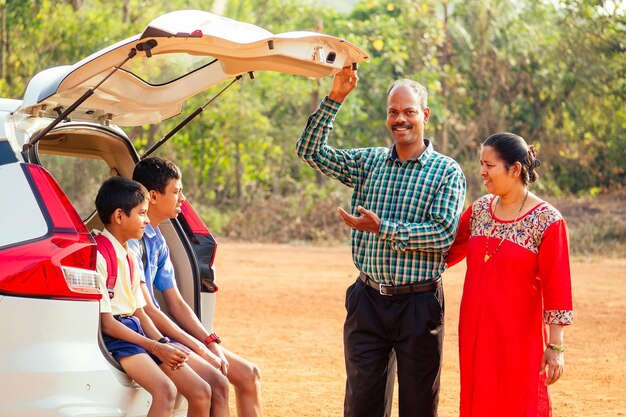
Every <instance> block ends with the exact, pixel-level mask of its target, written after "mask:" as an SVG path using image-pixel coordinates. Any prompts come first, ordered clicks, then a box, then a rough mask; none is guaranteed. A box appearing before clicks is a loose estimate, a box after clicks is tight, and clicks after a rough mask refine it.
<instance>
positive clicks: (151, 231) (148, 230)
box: [143, 223, 157, 239]
mask: <svg viewBox="0 0 626 417" xmlns="http://www.w3.org/2000/svg"><path fill="white" fill-rule="evenodd" d="M143 234H144V235H145V236H146V237H148V238H149V239H151V238H153V237H155V236H156V234H157V232H156V230H155V229H154V227H152V225H151V224H150V223H148V224H147V225H146V230H144V232H143Z"/></svg>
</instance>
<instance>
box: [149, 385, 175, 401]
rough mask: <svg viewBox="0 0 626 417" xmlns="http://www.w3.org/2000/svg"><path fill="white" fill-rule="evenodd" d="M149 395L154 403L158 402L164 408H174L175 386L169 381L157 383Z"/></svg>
mask: <svg viewBox="0 0 626 417" xmlns="http://www.w3.org/2000/svg"><path fill="white" fill-rule="evenodd" d="M150 394H151V395H152V401H153V402H154V403H157V402H158V403H159V404H161V405H162V406H164V407H168V408H174V403H175V402H176V394H177V391H176V386H175V385H174V384H173V383H172V381H170V380H169V379H163V381H161V382H159V384H158V385H157V386H156V388H155V389H154V391H153V392H151V393H150Z"/></svg>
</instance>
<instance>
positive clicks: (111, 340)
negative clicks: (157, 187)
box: [96, 177, 211, 417]
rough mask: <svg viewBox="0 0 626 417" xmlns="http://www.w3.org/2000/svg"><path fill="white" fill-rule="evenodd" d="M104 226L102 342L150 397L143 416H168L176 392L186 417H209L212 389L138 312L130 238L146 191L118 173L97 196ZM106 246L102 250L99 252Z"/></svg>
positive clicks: (144, 219) (140, 226)
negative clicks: (113, 268)
mask: <svg viewBox="0 0 626 417" xmlns="http://www.w3.org/2000/svg"><path fill="white" fill-rule="evenodd" d="M96 209H97V210H98V215H99V216H100V219H101V220H102V223H103V224H104V230H103V232H102V233H101V234H100V236H98V237H97V240H105V239H106V240H108V242H107V241H106V240H105V241H104V242H101V244H100V249H99V251H98V258H97V262H96V267H97V270H98V274H99V284H100V290H101V291H102V300H101V302H100V321H101V329H102V334H103V339H104V343H105V345H106V347H107V350H108V351H109V352H110V353H111V355H113V357H114V358H115V360H117V361H118V362H119V363H120V365H121V366H122V368H123V369H124V371H126V373H127V374H128V375H129V376H130V377H131V378H132V379H133V380H135V381H136V382H137V383H138V384H139V385H141V386H142V387H144V388H145V389H146V390H147V391H148V392H149V393H150V394H151V395H152V402H151V405H150V409H149V411H148V417H171V415H172V410H173V408H174V402H175V400H176V391H177V390H178V391H179V392H180V393H181V394H182V395H183V396H184V397H185V398H186V399H187V402H188V404H189V409H188V414H187V416H188V417H200V416H202V417H208V416H209V413H210V407H211V387H210V386H209V384H208V383H206V382H205V381H204V380H203V379H202V378H200V377H199V376H198V374H196V373H195V372H194V371H193V370H192V369H191V368H190V367H188V366H185V363H186V361H187V358H188V352H186V351H185V350H184V349H182V348H181V347H179V346H177V345H174V344H170V343H169V340H168V339H167V338H166V337H163V335H162V334H161V333H160V332H159V331H158V330H157V328H156V327H155V326H154V324H153V323H152V321H151V320H150V318H149V317H148V315H147V314H146V313H145V312H144V311H143V306H145V304H146V301H145V299H144V297H143V294H142V291H141V289H140V286H139V282H140V276H141V275H140V274H141V271H140V267H139V266H138V264H137V258H136V254H135V253H134V252H133V251H132V250H131V249H129V248H128V240H129V239H140V238H141V237H142V236H143V233H144V230H145V228H146V225H147V224H148V223H149V219H148V192H147V191H146V189H145V188H144V187H143V186H142V185H141V184H139V183H137V182H135V181H132V180H130V179H127V178H122V177H111V178H109V179H107V180H106V181H104V183H103V184H102V186H101V187H100V190H99V191H98V195H97V196H96ZM103 246H105V247H108V248H109V249H110V250H109V251H107V254H106V255H105V254H103V253H102V252H101V249H102V247H103ZM112 254H114V257H115V259H116V261H114V262H113V264H115V263H116V264H117V279H116V280H115V282H114V284H113V283H112V282H109V283H108V285H107V281H111V278H110V275H111V274H110V271H108V270H107V269H108V267H107V264H111V263H110V261H109V262H107V259H106V258H105V256H109V255H110V256H111V257H113V255H112Z"/></svg>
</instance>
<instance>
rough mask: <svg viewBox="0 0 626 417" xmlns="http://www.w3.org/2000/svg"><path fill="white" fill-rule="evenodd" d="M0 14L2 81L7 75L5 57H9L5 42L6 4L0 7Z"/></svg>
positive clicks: (0, 76) (0, 75)
mask: <svg viewBox="0 0 626 417" xmlns="http://www.w3.org/2000/svg"><path fill="white" fill-rule="evenodd" d="M0 13H2V34H1V37H0V62H2V68H0V72H1V73H0V78H2V79H3V80H4V79H5V78H6V74H7V63H6V57H7V56H8V55H9V54H8V53H7V52H8V49H9V44H8V42H7V5H6V3H5V4H3V5H2V8H1V9H0Z"/></svg>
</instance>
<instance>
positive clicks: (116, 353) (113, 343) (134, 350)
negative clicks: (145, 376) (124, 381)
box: [102, 316, 163, 365]
mask: <svg viewBox="0 0 626 417" xmlns="http://www.w3.org/2000/svg"><path fill="white" fill-rule="evenodd" d="M113 317H114V318H115V320H117V321H119V322H120V323H122V324H123V325H124V326H126V327H128V328H129V329H130V330H132V331H134V332H135V333H139V334H140V335H142V336H145V335H146V334H145V333H144V331H143V329H142V328H141V324H140V323H139V319H138V318H137V317H135V316H127V317H122V316H113ZM102 339H103V340H104V345H105V346H106V348H107V350H108V351H109V353H110V354H111V355H113V358H115V360H116V361H118V362H119V361H120V359H122V358H124V357H126V356H133V355H138V354H140V353H145V354H147V355H149V356H150V357H151V358H152V360H153V361H155V362H156V364H157V365H161V364H162V363H163V362H161V360H160V359H159V358H157V357H156V356H154V355H153V354H151V353H150V352H148V351H147V350H145V349H144V348H142V347H141V346H138V345H136V344H134V343H131V342H128V341H126V340H121V339H116V338H113V337H110V336H107V335H106V334H104V333H103V334H102Z"/></svg>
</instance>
